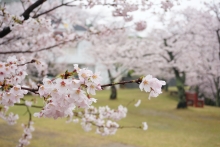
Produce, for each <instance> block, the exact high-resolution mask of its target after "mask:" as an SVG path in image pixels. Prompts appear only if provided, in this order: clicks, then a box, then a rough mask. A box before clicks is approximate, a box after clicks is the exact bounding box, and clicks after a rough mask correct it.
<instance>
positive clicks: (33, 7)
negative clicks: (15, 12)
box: [0, 0, 46, 38]
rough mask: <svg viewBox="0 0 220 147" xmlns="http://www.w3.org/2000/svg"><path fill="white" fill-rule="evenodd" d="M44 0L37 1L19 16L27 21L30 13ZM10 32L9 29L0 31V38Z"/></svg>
mask: <svg viewBox="0 0 220 147" xmlns="http://www.w3.org/2000/svg"><path fill="white" fill-rule="evenodd" d="M45 1H46V0H38V1H36V2H35V3H33V4H32V5H31V6H30V7H28V8H27V9H26V10H25V11H24V13H22V14H21V16H23V17H24V20H27V19H28V18H29V17H30V13H31V12H32V11H33V10H34V9H35V8H37V7H38V6H40V5H41V4H43V3H44V2H45ZM10 32H11V29H10V27H5V28H4V29H3V30H2V31H0V38H3V37H5V36H6V35H7V34H9V33H10Z"/></svg>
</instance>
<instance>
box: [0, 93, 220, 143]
mask: <svg viewBox="0 0 220 147" xmlns="http://www.w3.org/2000/svg"><path fill="white" fill-rule="evenodd" d="M108 95H109V91H101V92H98V95H97V96H96V98H98V99H99V100H98V105H109V106H112V107H117V106H118V105H119V104H123V105H127V104H128V102H129V101H131V100H133V99H134V98H135V99H139V98H140V99H141V100H142V103H141V105H140V106H139V107H138V108H136V107H134V106H133V103H132V104H130V105H129V106H128V109H129V112H128V116H127V118H125V119H123V120H122V121H120V122H119V124H121V125H129V126H131V125H140V124H141V122H143V121H147V123H148V125H149V129H148V130H147V131H142V130H140V129H122V130H118V132H117V134H116V135H114V136H108V137H102V136H99V135H97V134H95V133H94V131H92V132H89V133H87V132H84V131H83V130H82V128H81V126H80V125H79V124H73V123H71V124H66V123H65V119H58V120H52V119H38V118H34V122H35V128H36V131H35V132H34V133H33V139H32V140H31V145H30V146H31V147H49V146H53V147H59V146H65V147H72V146H80V147H93V146H94V147H98V146H99V147H102V146H109V145H110V144H114V146H117V145H118V146H119V145H121V144H126V145H127V146H129V147H132V146H136V147H161V146H162V147H207V146H211V147H219V146H220V108H216V107H209V106H206V107H205V108H193V107H190V108H188V109H187V110H176V109H175V107H176V104H177V100H176V99H175V97H171V96H169V94H168V93H163V94H162V95H161V96H160V97H158V98H153V99H151V100H148V99H147V97H148V95H147V94H146V93H144V92H140V91H139V90H138V89H134V90H120V91H119V97H118V100H116V101H109V100H108ZM11 110H13V111H14V112H16V113H18V114H20V115H21V117H20V119H19V122H18V124H16V125H15V126H12V127H10V126H8V125H7V124H6V123H5V122H3V121H2V120H0V147H9V146H15V145H16V143H17V140H18V139H19V138H20V137H21V134H22V132H21V130H22V128H21V127H20V124H21V123H26V120H27V119H28V118H27V116H24V115H23V114H24V112H25V108H22V107H19V106H17V107H13V108H12V109H11ZM31 111H32V112H34V111H36V109H31ZM117 143H120V144H117Z"/></svg>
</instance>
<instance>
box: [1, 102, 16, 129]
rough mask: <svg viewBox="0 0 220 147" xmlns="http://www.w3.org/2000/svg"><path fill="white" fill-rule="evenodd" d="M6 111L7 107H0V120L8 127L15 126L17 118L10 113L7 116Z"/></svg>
mask: <svg viewBox="0 0 220 147" xmlns="http://www.w3.org/2000/svg"><path fill="white" fill-rule="evenodd" d="M8 109H9V108H8V107H7V106H3V107H0V118H1V119H3V120H5V121H6V122H7V123H8V124H9V125H14V124H16V121H17V120H18V118H19V116H18V115H17V114H14V113H12V112H10V113H9V114H8V115H7V111H8Z"/></svg>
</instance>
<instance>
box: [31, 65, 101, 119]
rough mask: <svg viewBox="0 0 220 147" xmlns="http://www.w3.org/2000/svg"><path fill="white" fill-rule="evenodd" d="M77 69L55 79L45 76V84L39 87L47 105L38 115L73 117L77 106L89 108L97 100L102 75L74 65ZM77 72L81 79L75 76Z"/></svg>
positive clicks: (36, 114)
mask: <svg viewBox="0 0 220 147" xmlns="http://www.w3.org/2000/svg"><path fill="white" fill-rule="evenodd" d="M74 66H75V67H74V68H75V70H74V71H73V72H71V73H65V75H63V76H61V77H60V78H57V79H55V80H50V79H48V78H44V80H43V85H41V86H40V88H39V95H40V96H41V97H44V100H45V101H46V105H45V106H44V108H43V109H42V110H41V111H40V112H39V113H35V114H34V115H35V116H36V117H49V118H50V117H53V118H54V119H56V118H58V117H67V116H68V117H72V116H73V110H74V109H75V108H76V107H77V108H89V106H90V105H91V104H92V103H93V102H96V99H95V98H92V97H90V95H95V94H96V92H95V91H96V90H101V86H100V79H101V77H100V75H99V73H93V72H92V71H90V70H88V69H86V68H83V69H80V68H79V67H78V65H74ZM74 74H77V75H78V77H79V79H76V78H75V77H74Z"/></svg>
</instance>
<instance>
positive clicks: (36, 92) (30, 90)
mask: <svg viewBox="0 0 220 147" xmlns="http://www.w3.org/2000/svg"><path fill="white" fill-rule="evenodd" d="M21 89H23V90H27V91H29V92H33V93H35V94H39V93H38V90H39V86H38V88H37V89H32V88H28V87H21Z"/></svg>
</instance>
